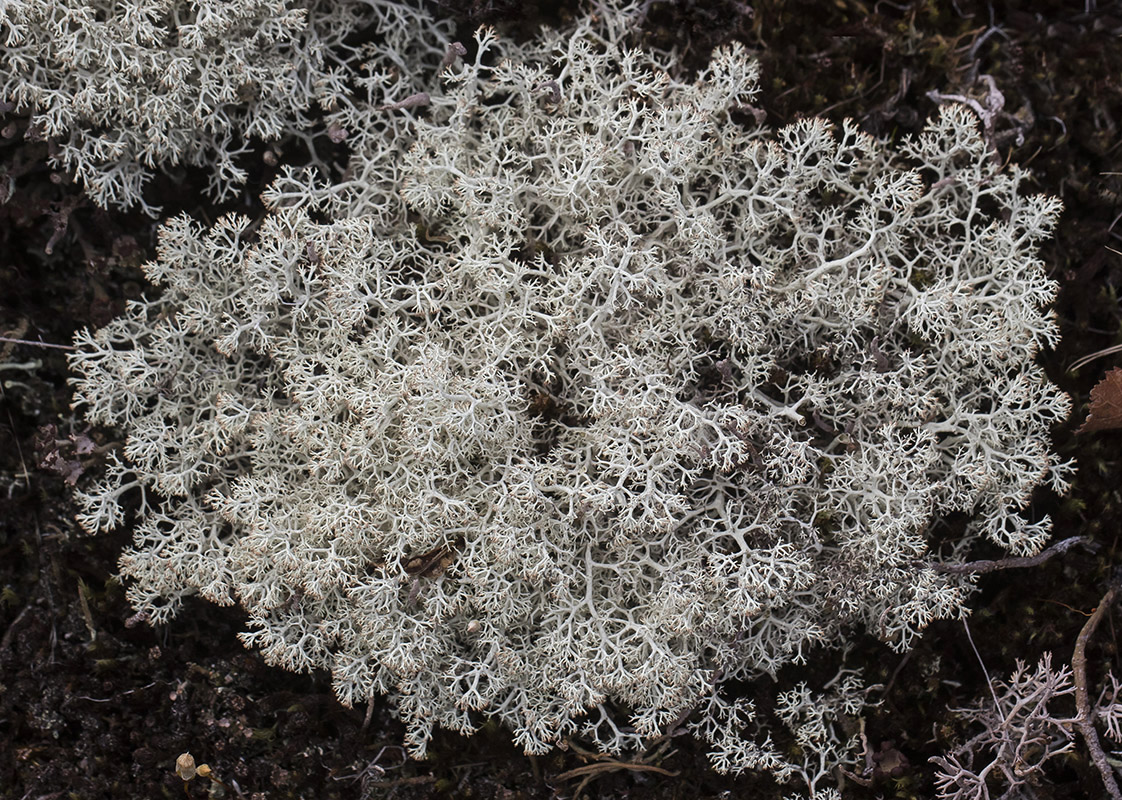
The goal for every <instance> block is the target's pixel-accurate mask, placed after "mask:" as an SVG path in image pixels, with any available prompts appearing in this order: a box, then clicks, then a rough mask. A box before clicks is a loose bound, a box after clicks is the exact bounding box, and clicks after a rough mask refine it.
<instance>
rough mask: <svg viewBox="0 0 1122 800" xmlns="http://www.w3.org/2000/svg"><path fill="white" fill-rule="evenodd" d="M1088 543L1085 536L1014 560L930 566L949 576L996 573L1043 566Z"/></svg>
mask: <svg viewBox="0 0 1122 800" xmlns="http://www.w3.org/2000/svg"><path fill="white" fill-rule="evenodd" d="M1086 541H1088V539H1087V537H1086V536H1072V537H1070V538H1068V539H1064V540H1063V541H1062V542H1056V543H1055V544H1054V545H1052V546H1051V547H1049V548H1048V549H1046V550H1041V551H1040V552H1039V553H1037V554H1036V555H1034V556H1019V557H1016V558H999V559H997V560H996V561H995V560H991V559H986V560H982V561H966V562H963V563H961V564H932V565H931V568H932V569H934V570H935V571H936V572H945V573H949V574H951V575H963V574H966V573H971V572H977V573H984V572H996V571H997V570H999V569H1020V568H1022V567H1035V566H1039V565H1040V564H1043V563H1044V562H1045V561H1047V560H1048V559H1050V558H1051V557H1052V556H1054V555H1058V554H1060V553H1063V552H1065V551H1067V550H1069V549H1071V548H1072V547H1074V546H1075V545H1077V544H1080V543H1082V542H1086Z"/></svg>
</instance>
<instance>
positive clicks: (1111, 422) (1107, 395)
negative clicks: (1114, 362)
mask: <svg viewBox="0 0 1122 800" xmlns="http://www.w3.org/2000/svg"><path fill="white" fill-rule="evenodd" d="M1112 428H1122V367H1115V368H1114V369H1112V370H1111V371H1110V372H1108V373H1106V376H1105V377H1104V378H1103V379H1102V380H1101V381H1099V382H1098V383H1097V384H1095V388H1094V389H1092V390H1091V402H1090V404H1089V408H1088V414H1087V421H1086V422H1084V423H1083V427H1081V428H1080V429H1079V431H1078V433H1089V432H1091V431H1105V430H1111V429H1112Z"/></svg>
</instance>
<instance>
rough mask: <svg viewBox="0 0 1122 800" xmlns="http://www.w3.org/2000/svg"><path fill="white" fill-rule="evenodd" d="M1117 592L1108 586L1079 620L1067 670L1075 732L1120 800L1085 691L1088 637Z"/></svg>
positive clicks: (1115, 799) (1120, 794) (1121, 793)
mask: <svg viewBox="0 0 1122 800" xmlns="http://www.w3.org/2000/svg"><path fill="white" fill-rule="evenodd" d="M1117 593H1118V589H1117V587H1115V586H1112V587H1110V590H1109V591H1108V592H1107V593H1106V594H1105V595H1103V599H1102V600H1100V601H1099V605H1098V608H1096V609H1095V611H1094V613H1093V614H1091V617H1090V619H1088V620H1087V622H1085V623H1084V624H1083V630H1081V631H1080V632H1079V638H1078V639H1076V640H1075V653H1074V654H1073V655H1072V657H1071V671H1072V678H1073V680H1074V682H1075V709H1076V712H1077V713H1078V715H1079V718H1078V721H1077V724H1078V725H1079V732H1080V733H1082V734H1083V741H1085V742H1086V743H1087V749H1088V750H1089V751H1090V752H1091V760H1092V761H1094V762H1095V766H1096V767H1098V769H1099V774H1100V775H1102V779H1103V785H1104V786H1106V790H1107V792H1109V793H1110V796H1111V797H1112V798H1113V800H1122V791H1120V790H1119V788H1118V782H1117V781H1116V780H1115V779H1114V772H1113V770H1112V769H1111V766H1110V762H1109V761H1107V758H1106V753H1104V752H1103V746H1102V743H1101V742H1100V741H1099V732H1098V731H1097V730H1095V714H1094V710H1093V709H1092V708H1091V697H1090V694H1089V693H1088V691H1087V643H1088V642H1089V641H1091V636H1092V635H1093V634H1094V632H1095V628H1097V627H1098V625H1099V621H1100V620H1102V618H1103V614H1105V613H1106V610H1107V609H1108V608H1110V606H1111V605H1112V604H1113V603H1114V598H1115V596H1116V595H1117Z"/></svg>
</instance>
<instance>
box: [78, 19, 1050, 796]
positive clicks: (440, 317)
mask: <svg viewBox="0 0 1122 800" xmlns="http://www.w3.org/2000/svg"><path fill="white" fill-rule="evenodd" d="M430 30H431V29H430ZM631 42H632V40H631V38H630V34H629V30H628V20H627V16H626V14H623V13H621V12H619V11H618V10H616V9H603V8H602V9H600V11H599V13H597V14H595V15H589V16H586V17H584V18H582V19H580V20H578V21H577V22H575V23H574V24H573V25H572V27H571V28H569V29H568V30H565V31H549V30H546V31H543V32H542V34H541V35H540V36H539V37H538V38H537V39H536V40H534V41H531V42H529V43H527V44H524V45H513V44H510V43H506V42H500V41H498V39H497V38H496V36H495V35H494V33H493V32H492V31H490V30H487V29H484V30H481V31H480V32H479V34H478V35H477V37H476V43H475V47H474V48H472V50H471V54H470V55H466V56H465V57H464V58H460V57H459V55H460V54H461V53H466V52H467V51H466V49H465V48H462V47H454V46H451V47H450V46H448V45H449V43H448V42H430V43H429V44H428V45H427V46H423V47H422V46H418V47H416V48H415V49H414V51H413V53H414V57H415V63H414V62H412V61H409V60H405V61H403V62H402V63H403V65H404V66H410V67H411V71H409V72H406V71H402V70H399V69H398V68H396V67H395V68H388V67H384V66H383V67H379V66H378V65H377V64H372V65H371V72H370V74H369V76H368V77H366V78H363V79H361V81H362V85H363V86H364V87H365V89H366V90H367V91H368V93H369V95H370V96H369V98H368V100H367V101H366V102H365V103H357V102H356V103H354V104H349V105H347V106H346V107H345V108H340V109H339V110H338V111H337V112H335V113H334V115H333V116H329V118H328V120H326V121H325V124H333V125H337V126H340V127H341V128H344V129H346V130H348V131H350V138H349V140H348V141H349V142H350V143H351V144H352V145H353V146H354V147H355V151H354V155H353V160H352V163H351V166H350V167H349V169H348V174H347V175H346V176H344V177H343V179H342V180H339V181H336V182H335V183H333V184H332V183H330V182H326V181H323V180H317V179H315V178H314V177H313V176H311V175H309V174H306V173H299V172H296V171H291V170H290V171H287V172H286V173H285V174H284V176H282V178H281V179H280V180H279V181H278V182H277V183H276V184H275V185H274V186H273V187H272V188H271V189H270V190H269V192H267V194H266V200H267V202H268V203H269V204H270V206H271V211H270V212H269V213H268V215H267V216H265V218H264V219H262V220H259V221H251V220H249V219H247V218H244V217H240V216H228V217H225V218H223V219H221V220H220V221H219V222H218V223H217V224H215V225H214V226H212V227H210V228H209V229H208V228H206V227H204V226H202V225H200V224H198V223H195V222H193V221H191V220H189V219H187V218H185V217H180V218H176V219H172V220H171V221H169V222H168V223H167V224H166V225H165V226H164V227H163V229H162V233H161V237H160V245H159V252H158V256H157V258H156V259H155V260H154V261H152V262H151V263H149V264H148V265H147V266H146V271H147V274H148V277H149V278H150V279H151V280H152V282H153V283H155V284H156V285H158V286H159V287H161V289H162V293H160V294H159V296H158V297H154V298H153V299H148V300H143V301H139V302H134V303H131V304H130V306H129V309H128V311H127V313H126V314H125V315H124V316H123V317H121V318H120V319H118V320H116V321H115V322H113V323H111V324H109V325H108V326H106V327H104V328H102V329H101V330H98V331H96V332H88V331H86V332H82V333H81V334H79V336H78V338H77V344H78V351H77V353H76V354H75V355H74V356H73V358H72V364H73V367H74V369H75V371H76V373H77V375H78V377H77V378H76V380H75V381H74V383H75V403H76V406H77V407H79V408H81V409H82V410H83V411H84V413H85V415H86V418H87V419H88V420H90V421H91V422H94V423H97V424H101V425H112V426H117V427H120V428H122V429H124V430H125V431H126V432H127V434H128V439H127V443H126V445H125V447H124V453H123V457H121V458H114V460H113V461H112V462H111V464H110V468H109V475H108V477H107V479H106V480H105V481H104V482H103V483H101V484H100V485H98V486H96V487H92V488H87V489H85V490H84V491H82V492H80V494H79V499H80V501H81V505H82V508H83V512H82V515H81V522H82V524H83V525H84V526H85V527H86V528H87V529H88V530H90V531H96V530H104V529H108V528H112V527H115V526H118V525H120V524H121V523H122V522H123V520H124V518H125V510H124V508H125V506H126V505H128V503H127V502H126V498H127V497H133V498H135V499H134V501H133V505H134V506H135V507H136V509H137V510H136V512H135V515H136V525H135V537H134V545H133V547H132V548H131V549H130V550H129V551H128V552H127V553H126V554H125V555H124V556H123V558H122V560H121V569H122V572H123V573H124V575H126V576H127V577H128V578H129V579H130V580H129V584H128V586H129V589H128V591H129V597H130V599H131V601H132V602H133V604H134V605H135V606H136V607H137V608H138V609H140V610H142V611H144V612H146V613H147V614H148V615H149V617H150V618H151V619H152V620H154V621H156V622H163V621H166V620H167V619H169V618H170V617H171V616H173V615H174V614H175V613H176V611H177V610H178V608H179V607H180V603H181V600H182V598H183V597H185V596H187V595H192V594H199V595H201V596H202V597H204V598H206V599H208V600H211V601H213V602H216V603H222V604H232V603H235V602H236V603H240V604H241V605H242V606H243V607H244V608H245V609H246V611H247V612H248V614H249V619H250V623H249V624H250V628H251V630H250V631H249V632H247V633H245V634H243V639H244V640H245V642H246V643H247V644H249V645H252V646H254V647H257V648H260V649H261V650H262V652H263V653H264V655H265V657H266V659H267V660H269V661H270V662H271V663H275V664H280V665H283V666H285V667H287V668H289V669H294V670H303V669H314V668H324V669H328V670H330V671H331V673H332V676H333V680H334V685H335V689H336V692H337V694H338V696H339V697H340V699H341V700H343V701H344V702H345V703H358V702H363V701H365V700H366V699H367V698H368V697H370V696H372V695H376V694H388V695H391V696H392V697H393V698H394V700H395V703H396V708H397V711H398V713H399V714H400V715H401V717H402V718H403V719H404V720H405V721H406V722H407V723H408V725H409V731H410V732H409V743H410V745H411V748H412V751H413V752H414V753H416V754H421V753H423V752H424V751H425V747H426V744H427V742H428V740H429V738H430V736H431V733H432V730H433V728H434V726H436V725H441V726H445V727H449V728H453V729H455V730H459V731H465V732H466V731H471V730H474V729H475V728H476V727H477V726H478V725H479V724H480V723H481V722H482V721H483V720H484V719H485V718H487V717H497V718H498V719H499V720H501V721H502V722H503V723H504V724H505V725H506V726H508V727H509V728H510V729H511V730H512V731H513V732H514V736H515V739H516V741H517V742H518V744H519V745H521V746H522V747H524V748H525V749H526V750H527V751H529V752H537V753H540V752H544V751H546V750H548V749H549V748H550V747H551V746H553V745H554V744H555V743H557V742H559V741H561V740H562V739H564V738H565V737H569V736H575V737H583V738H585V739H587V740H591V741H593V742H595V743H596V745H597V746H598V747H600V748H602V749H604V750H607V751H612V752H618V751H621V750H627V749H634V748H636V747H639V746H641V744H642V742H643V741H645V740H649V739H650V738H652V737H657V736H659V735H660V734H662V733H664V732H665V731H666V729H667V726H669V725H671V724H673V723H675V722H676V721H679V720H680V719H682V718H683V717H685V718H686V719H687V723H686V724H687V725H688V726H689V728H690V729H691V730H692V731H693V732H694V733H695V734H696V735H698V736H700V737H702V738H703V739H705V740H707V741H709V742H710V743H711V745H712V753H713V759H714V762H715V764H716V765H717V766H718V767H719V768H721V769H725V770H740V769H745V768H755V769H767V770H771V771H773V772H775V773H776V774H777V775H778V776H779V777H791V776H792V775H801V776H802V778H803V779H804V781H805V782H806V783H807V785H808V786H810V787H811V789H812V790H813V789H814V787H815V786H817V785H818V784H819V783H820V781H822V780H824V779H825V778H827V776H828V773H829V772H830V770H831V769H832V768H833V767H834V766H835V765H836V764H838V763H842V762H845V761H846V759H847V758H850V755H849V747H850V744H851V741H850V739H849V738H848V736H847V735H846V734H845V733H842V726H841V725H840V722H839V721H840V720H841V719H842V718H843V717H846V716H852V715H855V714H857V713H859V712H860V709H861V707H862V704H863V698H864V693H863V691H862V690H861V685H860V681H859V680H858V679H857V677H856V676H854V675H852V674H851V673H850V672H849V671H846V670H842V671H841V672H840V673H839V675H838V679H837V680H836V681H835V682H834V684H833V686H832V687H830V688H829V689H827V690H826V691H825V693H824V694H823V693H818V692H813V691H811V690H810V689H808V688H807V687H806V686H805V685H799V686H796V687H788V688H787V689H786V690H785V691H784V692H783V693H782V694H781V695H780V697H779V699H778V701H777V704H776V711H775V716H776V718H777V719H778V721H779V722H780V723H781V725H782V726H784V727H785V729H786V730H787V733H786V734H784V736H787V737H793V740H794V742H795V743H796V744H797V747H793V748H788V749H787V750H786V751H781V749H779V748H778V747H777V746H776V745H774V744H772V741H771V739H769V738H768V731H769V730H781V729H783V728H776V727H775V726H774V725H773V724H771V723H769V722H768V719H767V716H766V715H763V714H760V713H757V712H756V711H755V709H754V707H753V705H752V703H750V702H748V701H747V700H746V699H745V698H743V697H730V696H726V694H725V690H724V687H725V686H726V685H727V684H728V682H729V681H738V682H739V681H757V680H759V679H761V678H764V677H765V676H772V677H775V676H776V675H777V674H778V673H779V671H780V669H781V668H782V667H783V666H784V665H787V664H791V663H801V662H803V661H805V660H806V659H807V658H808V656H810V654H811V653H814V654H815V658H816V659H818V660H825V661H826V662H827V663H828V662H829V661H830V660H832V659H835V655H834V654H833V653H832V651H833V650H836V649H839V648H842V647H844V646H845V645H846V644H847V643H848V642H851V641H852V640H853V638H854V636H855V635H856V634H857V633H859V632H861V631H869V632H871V633H873V634H875V635H877V636H879V637H881V638H882V639H883V640H884V641H886V642H888V643H890V644H891V645H892V646H894V647H896V648H898V649H905V648H907V647H908V646H909V645H910V644H911V643H912V642H913V641H914V639H915V637H916V636H917V635H919V633H920V632H921V631H922V630H923V628H924V626H925V625H927V624H928V623H929V622H930V621H931V620H932V619H935V618H944V617H951V616H955V615H958V614H961V613H963V611H964V609H965V605H964V603H965V600H966V597H967V595H968V593H969V591H970V588H971V586H970V580H969V578H967V577H963V576H960V575H954V574H946V573H942V572H940V571H938V570H937V569H936V566H937V565H938V563H939V562H940V561H942V560H956V559H960V558H962V557H963V556H964V555H965V554H966V553H968V552H969V551H970V549H971V547H972V546H973V545H974V544H975V543H977V542H980V541H982V540H987V541H989V542H992V543H994V544H997V545H999V546H1000V547H1002V548H1004V549H1006V550H1008V551H1011V552H1014V553H1018V554H1027V553H1033V552H1035V551H1037V550H1039V549H1040V548H1041V547H1042V545H1043V543H1044V541H1045V540H1046V538H1047V536H1048V523H1047V520H1043V521H1037V522H1033V523H1030V522H1028V521H1026V519H1025V518H1024V517H1022V516H1021V513H1020V512H1021V510H1022V509H1023V507H1024V506H1025V504H1026V503H1027V501H1028V498H1029V493H1030V492H1031V491H1032V489H1033V487H1035V486H1036V485H1038V484H1039V483H1041V482H1042V481H1048V482H1050V483H1051V485H1052V486H1053V487H1055V488H1056V489H1058V490H1062V488H1063V486H1064V476H1065V474H1066V470H1067V466H1066V465H1063V464H1057V463H1056V461H1055V459H1054V457H1053V455H1052V454H1051V452H1050V450H1049V446H1048V429H1049V426H1050V425H1051V424H1053V423H1054V422H1055V421H1056V420H1058V419H1062V418H1063V417H1064V416H1065V415H1066V414H1067V411H1068V400H1067V398H1066V397H1065V396H1064V395H1063V394H1062V393H1060V392H1059V391H1058V390H1057V389H1056V388H1055V387H1054V386H1052V385H1051V384H1050V383H1049V382H1048V381H1047V379H1046V378H1045V376H1044V374H1043V372H1042V371H1041V370H1040V368H1039V367H1037V366H1036V365H1035V364H1034V363H1033V357H1034V355H1035V354H1036V352H1037V351H1038V349H1039V348H1040V347H1042V346H1046V345H1049V344H1051V343H1053V342H1054V340H1055V338H1056V326H1055V323H1054V321H1053V320H1052V318H1051V316H1050V314H1049V313H1048V312H1047V311H1046V310H1045V309H1046V306H1047V304H1048V303H1049V302H1050V301H1051V299H1052V297H1053V294H1054V290H1055V286H1054V284H1053V283H1052V282H1051V281H1049V280H1048V279H1047V278H1046V275H1045V272H1044V269H1043V265H1042V264H1041V263H1040V261H1039V259H1038V258H1037V256H1036V246H1037V242H1038V241H1039V240H1040V239H1041V238H1042V237H1044V236H1046V235H1047V233H1048V231H1049V229H1050V228H1051V226H1052V224H1053V223H1054V221H1055V219H1056V216H1057V214H1058V211H1059V203H1058V201H1056V200H1054V199H1052V198H1047V197H1042V196H1038V195H1029V194H1026V193H1024V191H1023V190H1022V187H1021V184H1022V183H1023V181H1024V178H1025V175H1024V173H1023V172H1021V171H1020V170H1018V169H1017V168H1015V167H1013V168H1003V167H1002V166H1001V165H1000V164H998V163H997V162H995V160H994V159H993V158H992V154H991V153H990V152H989V151H988V148H987V145H986V143H985V142H984V141H983V138H982V136H981V135H980V133H979V130H978V126H977V123H976V121H975V119H974V118H973V117H972V115H971V114H970V112H969V111H967V110H966V109H964V108H963V107H960V106H950V107H944V108H942V109H941V110H940V112H939V113H938V115H937V116H936V117H935V118H934V119H933V120H932V121H931V122H930V123H929V124H928V126H927V128H926V130H925V131H924V132H923V133H922V134H921V135H920V136H918V137H916V138H914V139H909V140H905V141H902V142H899V143H897V144H896V145H894V146H889V145H887V144H884V143H881V142H877V141H875V140H873V139H872V138H870V137H869V136H867V135H865V134H863V133H861V132H860V131H859V130H858V129H857V126H856V125H855V124H853V123H850V122H846V123H844V124H842V125H841V126H840V127H838V128H835V127H833V126H831V125H830V124H829V123H827V122H825V121H822V120H807V121H804V122H801V123H798V124H796V125H793V126H790V127H788V128H784V129H783V130H780V131H778V132H774V133H772V132H769V131H766V130H763V129H760V128H756V127H754V126H752V125H750V124H747V123H746V120H745V116H746V115H744V114H742V113H741V112H742V110H743V109H744V108H745V107H746V106H747V104H748V103H749V102H750V101H751V100H752V98H753V96H754V94H755V92H756V68H755V65H754V63H753V61H752V59H751V58H750V57H749V55H748V54H747V53H746V52H745V51H744V50H743V49H742V48H740V47H737V46H733V47H729V48H725V49H722V50H720V51H718V52H716V53H715V54H714V56H713V59H712V61H711V63H710V65H709V67H708V68H707V69H706V70H704V71H703V72H701V73H700V74H698V75H696V76H692V77H689V76H686V75H684V74H683V71H682V70H681V69H680V68H679V67H678V66H677V65H676V63H675V60H674V58H673V56H672V55H669V54H662V53H652V52H648V51H644V50H642V49H637V48H634V47H633V46H632V44H631ZM441 52H445V53H446V54H447V55H445V56H444V58H443V62H442V61H441V56H440V53H441ZM426 59H427V60H426ZM438 72H439V75H437V73H438ZM403 74H413V75H415V76H421V75H428V76H432V77H431V79H427V80H429V82H428V83H427V84H424V85H422V86H421V88H422V89H423V90H424V96H423V97H420V96H419V94H418V85H417V83H416V81H414V82H413V83H412V84H410V83H409V82H407V81H405V80H404V79H403V78H402V77H401V76H402V75H403ZM407 100H408V102H406V101H407ZM948 519H953V520H954V524H948V522H947V520H948ZM966 520H968V522H967V521H966ZM936 533H937V534H938V535H939V536H940V539H941V541H942V542H943V544H942V545H941V547H940V549H939V551H938V552H933V551H932V550H931V549H930V547H929V541H930V539H931V537H932V536H933V535H934V534H936ZM836 660H837V661H838V663H837V664H836V665H835V666H833V667H830V668H828V670H827V671H828V672H829V674H833V673H834V672H836V671H838V668H840V667H841V663H840V658H837V659H836ZM691 711H692V715H690V716H686V715H689V714H690V712H691ZM797 753H801V754H802V755H801V756H799V755H794V754H797ZM819 788H821V787H819Z"/></svg>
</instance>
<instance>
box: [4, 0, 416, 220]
mask: <svg viewBox="0 0 1122 800" xmlns="http://www.w3.org/2000/svg"><path fill="white" fill-rule="evenodd" d="M422 19H423V17H422V16H421V15H419V14H418V13H416V12H413V11H410V10H409V9H408V8H406V7H405V6H402V5H399V4H396V3H392V2H389V0H128V1H127V2H119V0H0V101H5V102H8V103H10V104H12V105H13V106H14V107H15V110H16V111H19V112H24V113H27V114H28V115H29V123H30V128H29V130H28V135H29V136H30V137H31V138H38V139H43V140H46V141H47V142H49V143H50V146H51V161H52V163H53V164H54V165H55V166H56V167H58V168H60V169H62V170H65V171H66V172H69V173H72V174H73V176H74V178H75V179H76V180H77V181H78V182H79V183H80V184H81V185H82V187H83V189H85V191H86V193H87V194H88V195H89V196H90V197H91V198H92V199H93V200H94V201H95V202H96V203H97V204H98V205H100V206H103V207H109V206H116V207H120V208H129V207H132V206H134V205H139V206H140V207H141V208H143V209H145V210H146V211H148V212H149V213H153V214H154V213H156V212H157V211H158V209H154V208H152V207H151V206H150V205H149V204H148V203H147V202H146V201H145V199H144V186H145V184H146V183H147V182H148V181H149V180H150V179H151V178H152V176H153V174H154V173H155V172H156V171H157V170H159V169H169V168H171V167H173V166H175V165H178V164H187V165H193V166H198V167H202V168H204V169H206V170H207V173H208V175H209V188H210V190H211V193H212V196H213V197H214V198H215V199H216V200H218V201H223V200H227V199H229V198H232V197H235V196H236V195H237V193H238V191H239V189H240V187H241V186H242V185H244V184H245V181H246V176H247V173H246V167H247V159H246V158H245V157H244V156H245V155H246V154H247V153H248V152H249V151H250V150H251V147H252V144H253V142H254V140H265V141H271V140H276V139H279V138H281V137H282V136H288V137H300V138H303V139H305V140H306V141H307V144H308V146H309V147H311V148H312V150H313V152H314V150H315V143H314V142H313V141H312V138H313V137H312V134H313V131H312V130H311V128H312V126H313V124H314V121H315V114H316V109H317V108H319V109H327V110H331V109H336V108H340V107H344V106H347V105H348V104H349V102H350V98H351V95H352V93H353V86H352V81H351V75H350V72H349V70H348V64H349V63H350V62H351V61H353V60H355V59H360V58H362V57H363V55H364V53H365V54H367V55H369V52H370V49H369V48H361V47H358V46H352V45H349V44H348V37H351V36H353V34H355V32H356V31H358V30H361V29H362V28H363V27H365V26H368V25H371V24H372V23H378V24H379V27H380V28H381V29H382V31H383V40H384V42H385V44H386V46H387V47H388V48H389V49H390V50H401V51H407V50H408V46H407V45H406V43H407V42H409V41H410V40H411V34H412V33H413V29H415V28H416V26H417V25H418V24H419V21H420V20H422ZM430 26H431V23H430ZM321 146H322V144H321Z"/></svg>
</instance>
